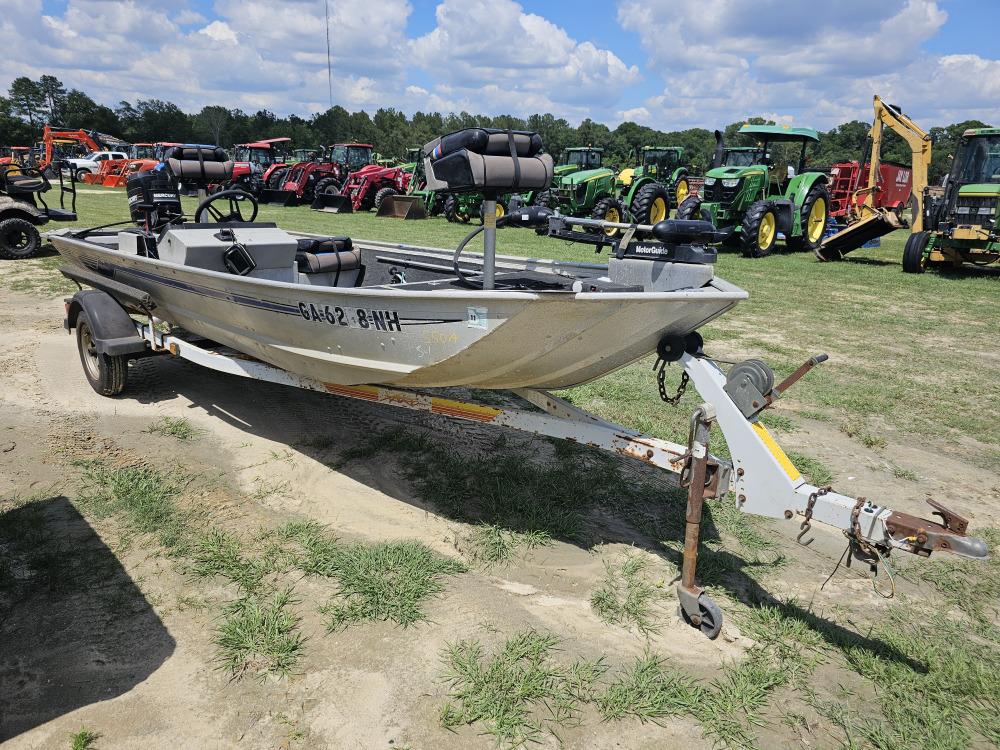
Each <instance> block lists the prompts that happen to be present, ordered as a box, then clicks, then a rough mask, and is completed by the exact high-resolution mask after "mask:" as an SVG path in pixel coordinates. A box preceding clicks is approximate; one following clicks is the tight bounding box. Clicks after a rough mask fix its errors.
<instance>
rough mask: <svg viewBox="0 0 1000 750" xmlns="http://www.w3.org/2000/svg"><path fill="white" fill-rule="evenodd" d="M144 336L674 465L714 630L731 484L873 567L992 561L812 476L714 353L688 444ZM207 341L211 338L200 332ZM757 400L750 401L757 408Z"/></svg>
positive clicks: (700, 598) (342, 392) (556, 404)
mask: <svg viewBox="0 0 1000 750" xmlns="http://www.w3.org/2000/svg"><path fill="white" fill-rule="evenodd" d="M133 322H134V324H135V328H136V333H137V336H138V337H139V338H141V339H142V340H143V341H145V342H146V344H147V346H148V347H149V353H150V354H169V355H171V356H174V357H181V358H183V359H186V360H188V361H190V362H193V363H195V364H198V365H201V366H203V367H207V368H209V369H212V370H217V371H219V372H224V373H228V374H230V375H237V376H240V377H246V378H251V379H253V380H262V381H266V382H270V383H277V384H280V385H288V386H293V387H296V388H303V389H305V390H310V391H318V392H321V393H330V394H333V395H336V396H344V397H347V398H354V399H359V400H362V401H369V402H373V403H379V404H385V405H388V406H396V407H401V408H404V409H412V410H415V411H424V412H430V413H433V414H440V415H443V416H446V417H451V418H454V419H462V420H467V421H471V422H477V423H479V424H491V425H496V426H500V427H508V428H511V429H515V430H519V431H521V432H527V433H531V434H534V435H540V436H546V437H551V438H558V439H561V440H569V441H572V442H576V443H579V444H582V445H587V446H590V447H593V448H597V449H599V450H603V451H606V452H609V453H613V454H615V455H618V456H626V457H629V458H634V459H638V460H640V461H643V462H645V463H648V464H651V465H653V466H656V467H657V468H660V469H663V470H665V471H667V472H668V473H669V474H670V475H671V476H672V477H673V478H674V479H675V481H676V482H677V484H678V486H680V487H683V488H686V489H687V490H688V498H687V509H686V516H685V517H686V524H685V534H684V553H683V562H682V567H681V577H680V581H679V583H678V585H677V595H678V599H679V601H680V615H681V617H682V618H683V619H684V620H685V621H686V622H687V623H688V624H690V625H692V626H693V627H696V628H698V629H700V630H701V631H702V632H703V633H704V634H705V635H707V636H708V637H709V638H715V637H716V636H717V635H718V634H719V632H720V630H721V627H722V613H721V611H720V610H719V608H718V606H717V605H716V604H715V602H714V601H713V600H712V599H711V597H709V596H708V594H706V593H705V591H704V590H703V589H702V588H701V587H699V586H698V584H697V577H696V570H697V560H698V549H699V541H700V531H701V522H702V516H703V509H704V501H705V500H706V499H709V498H714V497H722V496H724V495H725V494H726V493H727V492H728V491H730V490H732V491H733V492H734V493H735V495H736V503H737V507H739V509H740V510H742V511H744V512H746V513H751V514H753V515H760V516H766V517H769V518H783V519H787V520H791V519H793V518H797V517H801V518H802V521H801V525H800V528H801V533H800V534H799V535H798V540H799V542H800V543H802V544H809V542H811V541H812V540H811V539H808V540H805V541H802V537H803V536H805V535H806V534H807V533H808V532H809V531H810V528H811V524H812V523H813V522H817V523H821V524H824V525H827V526H832V527H834V528H837V529H840V530H841V531H842V532H843V534H844V535H845V536H846V537H847V539H848V542H849V545H850V548H851V551H852V553H853V555H854V557H856V558H858V559H859V560H862V561H864V562H865V563H867V564H870V565H873V566H875V565H878V564H879V563H881V562H882V561H883V560H884V558H886V557H888V555H889V553H890V551H891V550H892V549H899V550H902V551H906V552H911V553H914V554H917V555H921V556H924V557H926V556H929V555H930V554H931V552H933V551H936V550H943V551H950V552H954V553H956V554H959V555H963V556H967V557H973V558H980V559H982V558H985V557H986V545H985V543H984V542H983V541H982V540H979V539H975V538H973V537H969V536H966V534H965V532H966V530H967V527H968V522H967V521H966V519H964V518H962V517H961V516H959V515H958V514H956V513H954V512H952V511H950V510H948V509H947V508H945V507H943V506H941V505H940V504H938V503H935V502H933V501H928V502H929V503H930V504H931V505H932V506H933V507H934V514H935V515H937V516H939V517H940V523H938V522H934V521H928V520H926V519H922V518H917V517H915V516H911V515H908V514H906V513H901V512H898V511H893V510H891V509H889V508H885V507H882V506H880V505H878V504H876V503H874V502H872V501H870V500H868V499H866V498H863V497H862V498H853V497H849V496H846V495H841V494H839V493H837V492H834V491H833V490H832V489H831V488H829V487H816V486H815V485H812V484H809V483H808V482H806V481H805V479H804V478H803V477H802V476H801V474H800V473H799V472H798V470H797V469H796V468H795V466H794V464H793V463H792V461H791V460H789V458H788V457H787V456H786V455H785V453H784V451H782V449H781V448H780V447H779V446H778V444H777V442H775V440H774V438H773V437H772V436H771V434H770V433H769V432H768V431H767V428H766V427H764V426H763V425H762V424H761V423H760V422H759V421H757V420H756V419H751V418H748V417H747V416H746V414H745V412H746V409H747V407H746V405H744V406H743V408H742V409H741V407H740V406H739V405H738V404H737V402H736V401H735V400H734V398H733V397H732V396H731V395H730V391H731V390H732V389H731V388H730V389H728V390H727V375H726V373H724V372H723V371H722V370H721V369H720V367H719V365H718V364H716V363H715V362H714V361H713V360H711V359H710V358H708V357H706V356H704V355H702V354H701V353H698V354H691V353H689V352H687V351H685V352H682V353H681V354H680V356H679V357H676V358H675V361H676V363H677V364H678V365H680V367H681V368H682V369H683V372H684V373H685V374H686V375H687V377H688V378H689V379H690V381H691V383H693V385H694V386H695V388H696V389H697V390H698V392H699V394H700V395H701V396H702V398H704V399H705V403H702V404H701V405H700V406H698V407H697V408H696V409H695V410H694V412H693V414H692V415H691V430H690V434H689V442H688V445H687V446H684V445H680V444H677V443H672V442H670V441H667V440H661V439H659V438H655V437H651V436H649V435H645V434H643V433H640V432H638V431H636V430H633V429H630V428H627V427H623V426H621V425H618V424H614V423H612V422H608V421H606V420H603V419H601V418H599V417H596V416H594V415H592V414H589V413H588V412H586V411H584V410H583V409H580V408H578V407H576V406H573V405H572V404H570V403H569V402H567V401H565V400H563V399H560V398H558V397H557V396H554V395H552V394H551V393H548V392H546V391H542V390H534V389H516V390H514V391H513V393H515V394H516V395H517V396H519V397H521V398H522V399H524V400H525V401H527V402H529V403H530V404H531V405H533V406H534V407H536V409H537V411H532V410H528V409H520V408H506V407H505V408H501V407H498V406H492V405H486V404H480V403H474V402H465V401H457V400H454V399H450V398H446V397H443V396H438V395H433V394H429V393H426V392H421V391H412V390H406V389H402V388H392V387H387V386H376V385H347V386H345V385H338V384H335V383H326V382H323V381H320V380H315V379H312V378H308V377H303V376H300V375H295V374H292V373H290V372H288V371H286V370H283V369H281V368H278V367H275V366H273V365H269V364H267V363H265V362H262V361H260V360H257V359H253V358H251V357H249V356H247V355H244V354H242V353H239V352H236V351H233V350H231V349H225V348H211V346H210V345H211V342H207V343H208V344H209V345H206V346H201V345H199V344H198V343H195V342H194V341H193V340H191V339H189V338H187V337H185V336H184V335H179V334H178V333H163V332H160V331H157V330H156V329H155V327H154V326H153V323H155V319H154V320H151V321H150V323H143V322H139V321H133ZM198 341H200V342H202V343H206V342H204V340H202V339H199V340H198ZM824 358H825V357H823V358H814V360H811V361H810V362H807V363H806V365H803V367H802V368H800V369H799V371H797V372H796V373H795V374H794V375H793V376H791V377H790V378H788V379H787V380H786V381H785V382H784V383H782V384H781V385H779V386H778V387H777V388H775V389H773V390H772V391H771V393H769V394H767V395H765V396H763V398H764V400H765V401H766V402H767V404H768V405H769V404H770V403H771V402H772V401H773V400H774V399H776V398H778V397H779V396H780V395H781V392H782V391H783V390H784V389H785V387H787V384H790V383H791V382H794V381H795V380H797V379H798V378H799V377H801V376H802V375H803V374H805V372H807V371H808V369H810V368H811V367H812V365H813V364H816V362H817V361H822V359H824ZM758 405H759V404H758V402H757V401H755V402H754V406H755V407H756V406H758ZM715 422H718V424H719V426H720V428H721V429H722V433H723V436H724V437H725V439H726V442H727V444H728V446H729V449H730V453H731V455H732V457H733V458H732V461H731V462H730V461H726V460H722V459H719V458H716V457H714V456H712V455H711V454H710V453H709V452H708V441H709V435H710V431H711V428H712V426H713V424H714V423H715Z"/></svg>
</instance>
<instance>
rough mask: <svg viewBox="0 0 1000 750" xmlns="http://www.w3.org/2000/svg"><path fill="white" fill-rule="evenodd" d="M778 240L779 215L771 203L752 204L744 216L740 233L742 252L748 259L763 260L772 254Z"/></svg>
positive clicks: (759, 202)
mask: <svg viewBox="0 0 1000 750" xmlns="http://www.w3.org/2000/svg"><path fill="white" fill-rule="evenodd" d="M777 239H778V215H777V213H776V212H775V210H774V205H773V204H772V203H771V202H770V201H757V202H756V203H753V204H751V206H750V208H748V209H747V212H746V214H744V216H743V226H742V228H741V231H740V251H741V252H742V253H743V255H744V257H746V258H763V257H765V256H767V255H770V254H771V251H772V250H774V245H775V243H776V242H777Z"/></svg>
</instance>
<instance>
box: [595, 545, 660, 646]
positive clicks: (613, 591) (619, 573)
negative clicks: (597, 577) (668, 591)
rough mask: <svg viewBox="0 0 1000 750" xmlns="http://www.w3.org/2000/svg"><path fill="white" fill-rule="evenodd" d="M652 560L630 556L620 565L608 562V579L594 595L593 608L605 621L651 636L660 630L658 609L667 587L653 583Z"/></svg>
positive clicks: (606, 565) (606, 572) (606, 575)
mask: <svg viewBox="0 0 1000 750" xmlns="http://www.w3.org/2000/svg"><path fill="white" fill-rule="evenodd" d="M648 568H649V561H648V560H647V559H646V558H645V557H640V556H639V555H638V554H634V553H633V554H629V555H626V556H625V558H624V559H623V560H622V561H621V562H620V563H618V564H614V563H611V562H609V561H605V563H604V578H603V579H602V580H601V581H600V583H599V584H598V586H597V588H596V589H595V590H594V593H593V594H591V595H590V606H591V607H593V609H594V611H595V612H596V613H597V616H598V617H600V618H601V619H602V620H603V621H604V622H607V623H613V624H615V625H621V626H623V627H634V628H635V629H636V630H638V631H639V632H640V633H642V634H644V635H647V634H650V633H656V632H659V630H660V625H659V623H658V620H659V619H661V618H662V617H663V612H662V611H660V610H661V608H660V607H659V606H658V605H659V603H660V602H661V600H662V599H663V598H664V591H663V588H662V587H660V586H657V585H656V584H655V583H653V582H652V581H650V580H649V575H648Z"/></svg>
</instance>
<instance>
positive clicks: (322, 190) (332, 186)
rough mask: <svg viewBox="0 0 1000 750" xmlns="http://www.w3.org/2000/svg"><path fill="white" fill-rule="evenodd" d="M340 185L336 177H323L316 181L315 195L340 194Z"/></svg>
mask: <svg viewBox="0 0 1000 750" xmlns="http://www.w3.org/2000/svg"><path fill="white" fill-rule="evenodd" d="M341 187H342V185H341V184H340V181H339V180H337V178H336V177H324V178H323V179H322V180H320V181H319V182H317V183H316V195H340V190H341Z"/></svg>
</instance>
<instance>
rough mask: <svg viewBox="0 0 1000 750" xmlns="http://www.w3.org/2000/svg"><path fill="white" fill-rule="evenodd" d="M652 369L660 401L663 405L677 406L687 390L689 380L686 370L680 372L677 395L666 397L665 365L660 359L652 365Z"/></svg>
mask: <svg viewBox="0 0 1000 750" xmlns="http://www.w3.org/2000/svg"><path fill="white" fill-rule="evenodd" d="M653 369H654V370H656V387H657V388H658V389H659V391H660V399H661V400H662V401H663V403H665V404H670V405H671V406H677V404H679V403H680V402H681V398H683V396H684V391H686V390H687V386H688V381H689V380H690V379H691V378H690V377H688V374H687V370H684V371H682V372H681V382H680V385H678V386H677V393H676V394H674V395H673V396H668V395H667V382H666V378H667V372H666V370H667V363H666V362H664V361H663V360H662V359H658V360H656V364H654V365H653Z"/></svg>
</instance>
